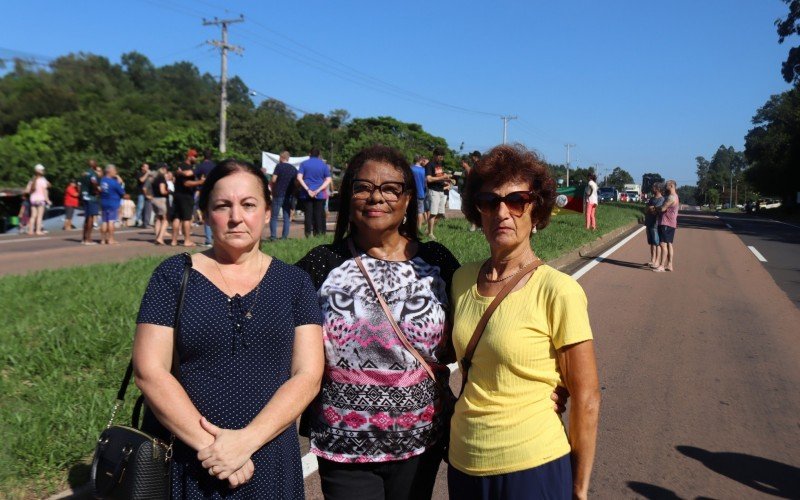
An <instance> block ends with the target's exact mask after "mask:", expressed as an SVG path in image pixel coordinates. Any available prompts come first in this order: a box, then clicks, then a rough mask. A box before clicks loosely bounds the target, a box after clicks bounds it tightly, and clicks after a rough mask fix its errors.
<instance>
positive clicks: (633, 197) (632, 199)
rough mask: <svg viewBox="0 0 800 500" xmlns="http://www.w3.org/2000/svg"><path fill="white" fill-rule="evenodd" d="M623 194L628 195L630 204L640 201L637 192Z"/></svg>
mask: <svg viewBox="0 0 800 500" xmlns="http://www.w3.org/2000/svg"><path fill="white" fill-rule="evenodd" d="M625 194H627V195H628V201H630V202H632V203H638V202H639V201H640V199H639V193H638V192H637V191H625Z"/></svg>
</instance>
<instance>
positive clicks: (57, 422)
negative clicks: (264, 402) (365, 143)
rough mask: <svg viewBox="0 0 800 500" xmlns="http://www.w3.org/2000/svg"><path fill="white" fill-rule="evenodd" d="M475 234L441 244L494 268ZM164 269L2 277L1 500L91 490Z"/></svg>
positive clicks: (559, 224)
mask: <svg viewBox="0 0 800 500" xmlns="http://www.w3.org/2000/svg"><path fill="white" fill-rule="evenodd" d="M641 216H642V213H641V209H640V208H639V207H636V206H630V205H625V204H620V205H618V206H615V205H613V204H609V205H606V204H604V205H600V206H599V207H598V211H597V221H598V233H590V232H588V231H585V230H584V229H583V216H582V215H581V214H568V213H562V214H559V215H557V216H555V217H553V219H552V221H551V223H550V226H549V227H547V228H546V229H544V230H543V231H540V232H539V233H538V234H536V235H535V236H534V237H533V245H534V248H535V250H536V252H537V254H538V255H539V256H541V257H542V258H544V259H545V260H549V259H553V258H556V257H558V256H559V255H563V254H564V253H566V252H568V251H570V250H573V249H575V248H578V247H580V246H581V245H583V244H584V243H587V242H589V241H591V240H592V239H594V238H595V237H596V236H597V234H602V233H605V232H608V231H610V230H612V229H615V228H617V227H620V226H623V225H625V224H627V223H630V222H632V221H635V220H637V219H638V218H640V217H641ZM467 228H468V224H467V222H466V221H465V220H463V219H449V220H445V221H443V222H442V223H441V225H440V226H439V227H438V228H437V230H436V234H437V236H438V238H439V241H440V242H442V243H443V244H445V245H446V246H447V247H448V248H450V250H451V251H452V252H453V253H454V254H455V256H456V257H457V258H458V259H459V260H460V261H461V262H469V261H474V260H480V259H485V258H486V257H487V256H488V246H487V244H486V241H485V239H484V237H483V235H482V234H481V233H478V232H475V233H470V232H469V231H467ZM324 241H326V240H325V239H323V238H312V239H308V240H288V241H279V242H276V243H268V244H265V245H264V250H265V251H267V252H268V253H270V254H271V255H274V256H276V257H278V258H280V259H281V260H284V261H286V262H290V263H292V262H295V261H297V260H298V259H299V258H300V257H302V256H303V255H304V254H305V253H306V252H308V250H310V249H311V248H313V247H314V246H316V245H319V244H321V243H322V242H324ZM162 259H163V257H146V258H138V259H134V260H130V261H128V262H125V263H121V264H98V265H93V266H88V267H73V268H66V269H58V270H51V271H40V272H36V273H32V274H28V275H23V276H5V277H0V298H2V304H3V311H4V318H3V321H2V323H0V435H1V436H2V442H0V497H5V498H41V497H42V496H46V495H47V494H50V493H53V492H55V491H59V490H60V489H63V488H64V487H66V486H67V485H71V486H80V485H82V484H84V483H85V482H86V481H87V480H88V466H87V465H86V463H87V460H88V459H89V458H90V457H91V454H92V452H93V449H94V442H95V440H96V439H97V436H98V435H99V433H100V430H101V429H102V428H103V426H104V425H105V424H106V422H107V421H108V417H109V411H110V409H111V405H112V403H113V401H114V397H115V393H116V390H117V384H118V383H119V380H120V378H121V376H122V374H123V372H124V369H125V366H126V364H127V362H128V360H129V357H130V346H131V340H132V338H133V331H134V329H135V320H136V313H137V311H138V308H139V301H140V299H141V295H142V293H143V292H144V289H145V287H146V285H147V281H148V279H149V276H150V273H151V272H152V271H153V269H154V268H155V267H156V266H157V265H158V263H159V262H160V261H161V260H162ZM136 396H137V391H136V388H135V387H134V386H133V385H131V387H130V389H129V397H128V398H126V399H127V401H128V404H126V406H125V408H124V409H123V410H121V411H120V413H119V415H121V417H119V418H118V419H117V421H118V422H125V420H126V418H129V417H130V410H131V407H132V403H133V401H134V400H135V398H136Z"/></svg>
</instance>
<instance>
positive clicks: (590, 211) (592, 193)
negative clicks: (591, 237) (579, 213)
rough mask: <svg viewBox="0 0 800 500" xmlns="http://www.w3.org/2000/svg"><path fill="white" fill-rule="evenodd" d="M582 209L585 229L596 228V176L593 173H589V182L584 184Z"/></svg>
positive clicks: (594, 229) (593, 229)
mask: <svg viewBox="0 0 800 500" xmlns="http://www.w3.org/2000/svg"><path fill="white" fill-rule="evenodd" d="M584 194H585V196H584V205H585V206H584V210H583V214H584V216H585V218H586V229H590V230H592V231H596V230H597V216H596V214H597V176H596V175H595V174H594V173H591V174H589V184H588V185H587V186H586V190H585V192H584Z"/></svg>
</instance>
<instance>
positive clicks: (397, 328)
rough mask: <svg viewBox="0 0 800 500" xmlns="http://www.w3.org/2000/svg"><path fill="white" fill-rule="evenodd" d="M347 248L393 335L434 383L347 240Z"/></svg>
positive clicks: (427, 367)
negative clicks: (379, 306)
mask: <svg viewBox="0 0 800 500" xmlns="http://www.w3.org/2000/svg"><path fill="white" fill-rule="evenodd" d="M347 246H348V248H350V253H351V254H352V255H353V259H355V261H356V264H357V265H358V268H359V269H360V270H361V274H363V275H364V278H366V280H367V283H369V287H370V288H371V289H372V292H373V293H374V294H375V296H376V297H378V302H379V303H380V304H381V308H382V309H383V312H384V314H386V317H387V318H388V319H389V323H390V324H391V325H392V329H393V330H394V333H395V334H397V337H398V338H399V339H400V342H401V343H402V344H403V345H404V346H405V348H406V349H408V352H410V353H411V354H412V355H413V356H414V358H416V360H417V361H419V364H420V365H422V367H423V368H425V371H426V372H428V375H429V376H430V377H431V379H432V380H433V381H434V382H436V375H435V374H434V373H433V369H432V368H431V366H430V365H429V364H428V362H427V361H425V359H424V358H423V357H422V354H420V353H419V351H417V350H416V349H415V348H414V346H413V345H411V342H409V341H408V338H407V337H406V335H405V334H404V333H403V330H401V329H400V325H398V324H397V321H395V319H394V316H392V311H391V310H390V309H389V305H388V304H386V301H385V300H383V296H382V295H381V293H380V292H379V291H378V287H377V286H375V282H374V281H372V277H371V276H370V275H369V273H368V272H367V268H366V267H364V262H363V261H362V260H361V255H359V253H358V252H357V251H356V247H355V245H353V240H352V239H348V240H347Z"/></svg>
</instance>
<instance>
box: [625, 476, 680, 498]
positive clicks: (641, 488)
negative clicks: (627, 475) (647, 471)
mask: <svg viewBox="0 0 800 500" xmlns="http://www.w3.org/2000/svg"><path fill="white" fill-rule="evenodd" d="M628 488H630V489H632V490H633V491H634V492H635V493H638V494H639V495H641V496H643V497H644V498H651V499H656V498H657V499H658V500H683V499H682V498H681V497H679V496H678V495H676V494H675V492H674V491H672V490H668V489H666V488H662V487H661V486H656V485H654V484H647V483H640V482H638V481H628Z"/></svg>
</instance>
